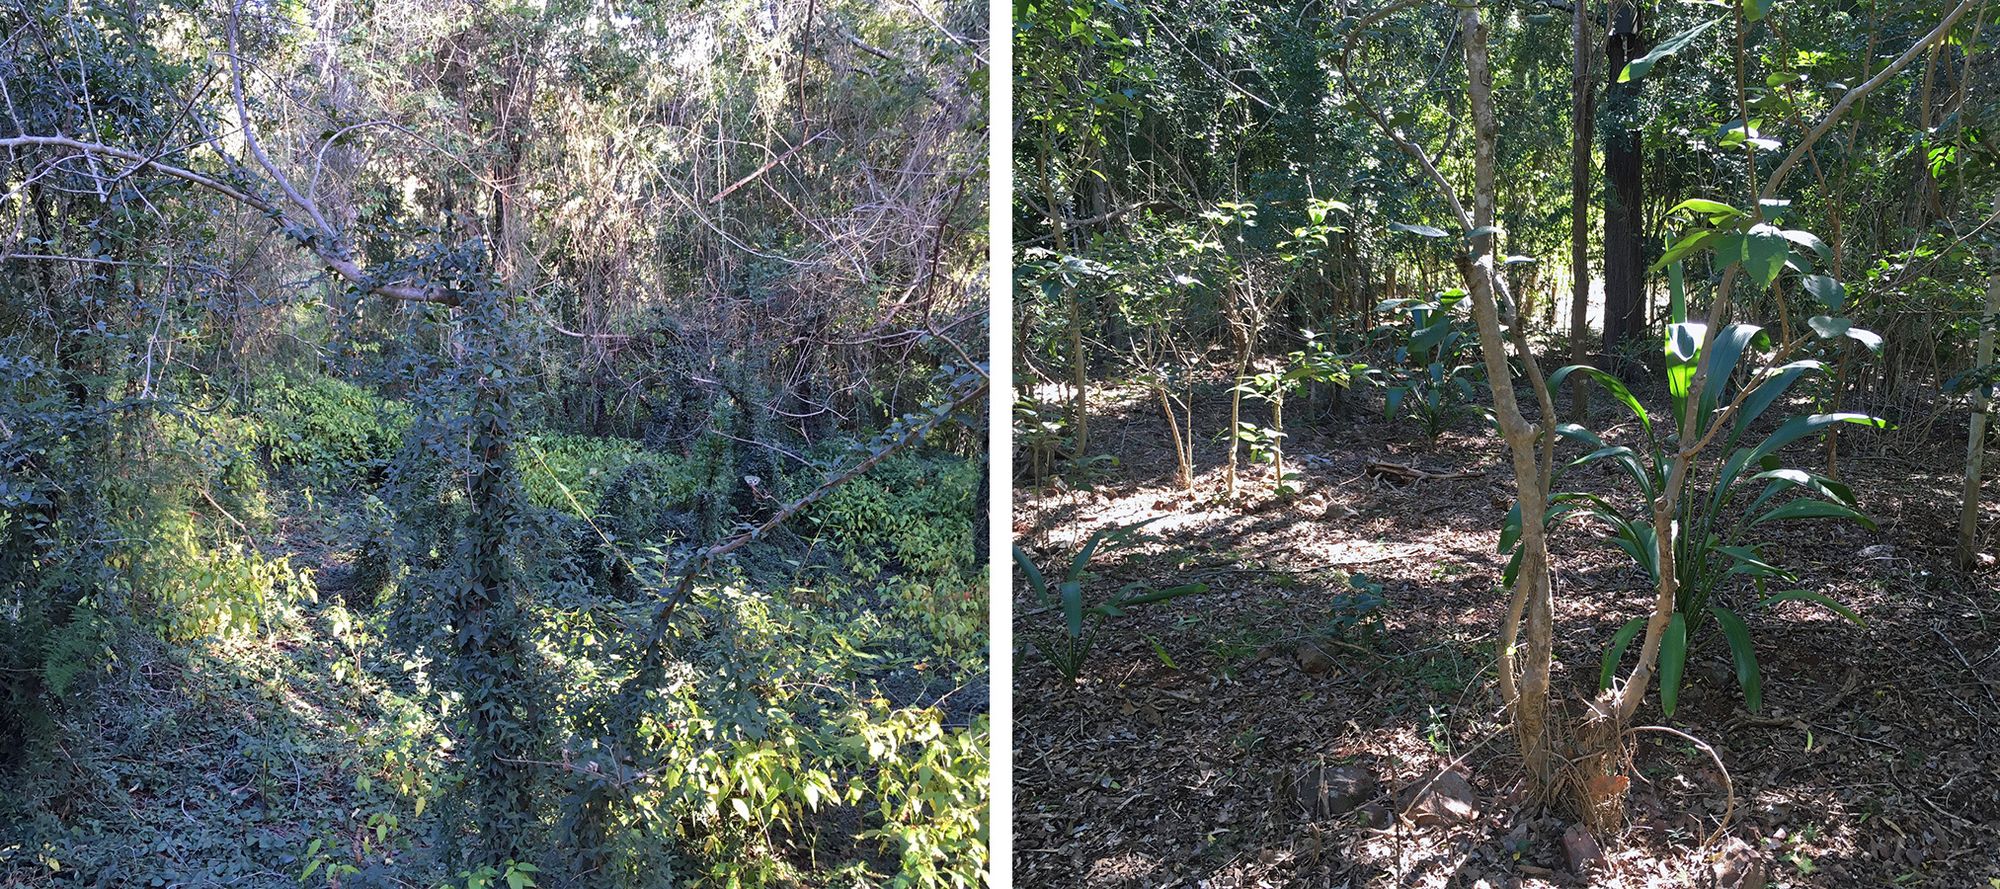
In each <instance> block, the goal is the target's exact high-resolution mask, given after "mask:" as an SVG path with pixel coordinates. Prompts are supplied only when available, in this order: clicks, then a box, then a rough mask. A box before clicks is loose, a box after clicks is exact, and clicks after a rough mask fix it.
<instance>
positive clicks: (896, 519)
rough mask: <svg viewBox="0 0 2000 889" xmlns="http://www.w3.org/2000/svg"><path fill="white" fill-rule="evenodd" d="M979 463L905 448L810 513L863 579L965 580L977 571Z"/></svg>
mask: <svg viewBox="0 0 2000 889" xmlns="http://www.w3.org/2000/svg"><path fill="white" fill-rule="evenodd" d="M978 494H979V464H978V463H976V462H974V461H971V460H966V459H964V458H961V457H954V456H949V455H926V456H919V455H898V456H895V457H891V458H889V459H888V460H884V461H883V462H882V463H881V464H880V465H878V466H876V467H875V468H874V469H873V470H870V471H869V472H868V473H867V474H866V475H863V476H861V477H860V478H857V479H854V480H853V481H850V482H848V483H847V484H845V485H842V486H840V487H839V488H836V489H834V491H833V492H832V493H831V494H829V495H827V497H826V499H825V500H824V501H822V502H820V503H819V504H817V505H815V506H814V507H813V508H811V509H810V510H808V511H807V513H806V519H807V521H808V522H810V523H811V524H812V525H814V526H815V527H817V528H818V529H819V531H820V534H821V535H822V536H823V537H824V539H826V540H827V541H828V542H829V543H831V544H832V545H833V548H834V551H835V552H837V553H839V555H840V558H841V560H842V562H843V563H844V564H845V565H846V566H847V568H848V570H850V571H852V572H854V574H855V575H856V576H857V577H860V578H861V579H863V580H872V579H875V578H877V577H880V576H881V575H882V574H883V573H884V572H888V571H895V572H898V573H901V574H906V575H910V576H914V577H919V578H925V579H950V580H963V579H966V578H968V577H970V576H971V575H972V574H973V573H975V572H976V570H977V566H976V565H975V562H976V560H977V557H976V556H975V555H974V551H973V545H974V540H973V534H974V533H976V531H975V529H974V528H973V523H974V521H975V520H976V519H977V517H978V503H977V502H976V498H977V497H978Z"/></svg>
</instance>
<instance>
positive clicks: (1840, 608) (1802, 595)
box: [1764, 590, 1868, 627]
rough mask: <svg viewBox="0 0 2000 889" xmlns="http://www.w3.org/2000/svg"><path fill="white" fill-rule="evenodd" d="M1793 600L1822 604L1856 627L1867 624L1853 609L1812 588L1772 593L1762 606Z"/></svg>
mask: <svg viewBox="0 0 2000 889" xmlns="http://www.w3.org/2000/svg"><path fill="white" fill-rule="evenodd" d="M1793 601H1796V602H1811V603H1813V604H1815V605H1819V606H1822V607H1824V608H1826V609H1827V610H1828V611H1831V612H1833V613H1835V614H1838V615H1840V616H1841V617H1844V618H1847V620H1848V621H1849V622H1850V623H1853V624H1854V625H1855V626H1857V627H1867V626H1868V622H1867V621H1865V620H1862V619H1861V615H1859V614H1855V613H1854V609H1852V608H1849V607H1847V606H1845V605H1842V604H1840V603H1839V602H1835V601H1834V600H1832V599H1830V598H1828V597H1826V596H1824V595H1822V594H1820V593H1815V592H1813V591H1812V590H1785V591H1784V592H1779V593H1772V594H1771V596H1770V597H1769V598H1767V599H1765V600H1764V607H1766V608H1769V607H1770V606H1772V605H1776V604H1777V603H1779V602H1793Z"/></svg>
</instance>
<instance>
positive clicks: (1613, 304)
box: [1604, 0, 1646, 355]
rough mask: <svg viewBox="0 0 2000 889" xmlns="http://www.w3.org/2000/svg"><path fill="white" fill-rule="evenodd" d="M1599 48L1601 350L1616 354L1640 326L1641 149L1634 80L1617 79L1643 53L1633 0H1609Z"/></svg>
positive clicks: (1639, 331) (1640, 330) (1642, 299)
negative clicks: (1603, 80)
mask: <svg viewBox="0 0 2000 889" xmlns="http://www.w3.org/2000/svg"><path fill="white" fill-rule="evenodd" d="M1606 14H1607V15H1608V16H1609V17H1610V20H1611V21H1610V24H1611V27H1610V33H1609V36H1608V37H1606V38H1605V43H1604V50H1605V55H1606V57H1607V59H1608V61H1609V62H1610V64H1608V65H1606V66H1605V72H1606V75H1607V85H1606V87H1605V89H1604V99H1605V102H1604V106H1605V112H1606V113H1605V121H1604V123H1605V133H1604V352H1605V354H1607V355H1615V354H1617V353H1618V347H1619V346H1620V345H1622V344H1624V343H1625V342H1627V341H1629V340H1632V339H1636V338H1638V337H1640V336H1643V334H1644V331H1645V327H1646V314H1645V307H1646V300H1645V294H1644V281H1645V277H1644V274H1643V269H1644V267H1645V263H1644V261H1643V259H1642V248H1641V245H1640V238H1641V236H1642V234H1643V232H1644V231H1645V219H1644V215H1645V203H1646V189H1645V162H1644V158H1645V153H1644V146H1643V145H1642V144H1641V143H1640V133H1639V122H1638V107H1637V105H1638V99H1639V82H1638V81H1629V82H1626V83H1619V82H1618V74H1619V72H1621V71H1624V70H1625V64H1626V63H1627V62H1630V61H1631V60H1633V59H1635V58H1638V57H1639V56H1641V55H1644V54H1645V52H1646V46H1645V41H1644V39H1643V38H1642V37H1641V36H1640V31H1641V27H1642V24H1641V22H1640V12H1639V6H1638V4H1637V2H1636V0H1611V4H1610V8H1609V9H1608V10H1607V11H1606Z"/></svg>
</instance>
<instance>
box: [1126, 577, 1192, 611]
mask: <svg viewBox="0 0 2000 889" xmlns="http://www.w3.org/2000/svg"><path fill="white" fill-rule="evenodd" d="M1206 592H1208V584H1205V583H1184V584H1181V585H1179V586H1171V587H1167V588H1166V589H1163V590H1154V591H1152V592H1150V593H1143V594H1141V595H1137V596H1128V597H1126V598H1123V599H1120V600H1118V604H1119V605H1121V606H1125V607H1131V606H1133V605H1150V604H1152V603H1154V602H1164V601H1166V600H1168V599H1174V598H1178V597H1181V596H1192V595H1196V594H1198V593H1206Z"/></svg>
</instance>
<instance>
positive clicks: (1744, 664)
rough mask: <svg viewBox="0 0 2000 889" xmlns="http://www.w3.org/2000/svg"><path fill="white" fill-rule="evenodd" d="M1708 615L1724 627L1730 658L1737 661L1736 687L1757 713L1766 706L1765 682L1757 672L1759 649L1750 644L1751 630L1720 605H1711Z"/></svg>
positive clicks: (1752, 710) (1745, 701)
mask: <svg viewBox="0 0 2000 889" xmlns="http://www.w3.org/2000/svg"><path fill="white" fill-rule="evenodd" d="M1708 613H1709V614H1711V615H1714V616H1715V623H1716V625H1717V626H1720V627H1722V635H1723V636H1724V637H1726V638H1727V639H1728V640H1729V654H1730V657H1731V658H1732V659H1733V660H1735V661H1736V686H1737V687H1738V688H1741V689H1743V703H1744V704H1745V705H1746V706H1748V707H1749V708H1750V712H1752V713H1755V712H1757V711H1758V710H1759V709H1761V708H1762V707H1763V706H1764V680H1763V677H1762V676H1760V675H1759V674H1758V671H1757V649H1756V648H1755V647H1754V646H1752V645H1751V644H1750V628H1749V627H1748V626H1745V625H1744V623H1743V619H1742V618H1740V617H1737V616H1736V612H1734V611H1730V610H1729V609H1727V608H1724V607H1722V606H1720V605H1710V606H1709V607H1708Z"/></svg>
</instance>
